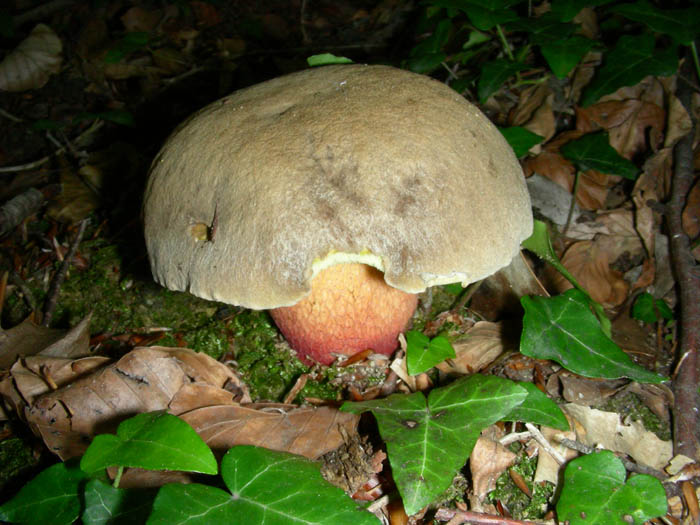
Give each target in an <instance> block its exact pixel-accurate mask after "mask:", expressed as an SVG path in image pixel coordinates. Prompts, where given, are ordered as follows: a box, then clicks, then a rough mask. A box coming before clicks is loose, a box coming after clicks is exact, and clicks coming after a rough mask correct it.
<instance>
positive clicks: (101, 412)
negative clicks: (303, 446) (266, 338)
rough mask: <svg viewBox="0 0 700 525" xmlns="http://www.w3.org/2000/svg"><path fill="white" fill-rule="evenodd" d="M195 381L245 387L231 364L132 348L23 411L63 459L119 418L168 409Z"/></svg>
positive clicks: (180, 352)
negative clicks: (118, 357)
mask: <svg viewBox="0 0 700 525" xmlns="http://www.w3.org/2000/svg"><path fill="white" fill-rule="evenodd" d="M195 382H206V383H209V384H211V385H214V386H218V387H220V388H223V387H225V386H226V385H227V384H229V383H231V384H233V385H236V387H237V388H238V389H242V388H244V387H243V385H242V384H241V382H240V380H239V379H238V378H237V376H236V375H235V374H234V372H233V371H232V370H231V369H230V368H228V367H227V366H226V365H224V364H222V363H219V362H218V361H216V360H214V359H212V358H211V357H209V356H207V355H206V354H201V353H196V352H193V351H192V350H187V349H180V348H165V347H150V348H136V349H134V350H132V351H131V352H129V353H128V354H126V355H125V356H124V357H122V358H121V359H120V360H119V361H117V362H116V363H113V364H111V365H109V366H106V367H104V368H102V369H100V370H98V371H96V372H95V373H93V374H90V375H89V376H87V377H84V378H82V379H79V380H78V381H75V382H73V383H71V384H69V385H67V386H65V387H63V388H61V389H59V390H56V391H54V392H51V393H48V394H46V395H44V396H42V397H40V398H39V399H38V400H37V401H36V402H35V403H34V404H33V405H32V406H31V407H30V408H28V409H26V411H25V414H26V418H27V421H28V423H29V424H30V426H31V427H32V429H33V430H34V431H35V432H36V433H38V434H40V435H41V437H42V438H43V439H44V442H45V443H46V445H47V446H48V447H49V449H50V450H51V451H53V452H54V453H56V454H57V455H58V456H59V457H60V458H61V459H63V460H65V459H68V458H70V457H74V456H77V455H80V454H82V453H83V451H84V450H85V448H86V446H87V443H88V441H89V439H90V438H91V437H92V436H94V435H95V434H98V433H105V432H113V431H114V430H115V429H116V427H117V425H118V424H119V423H120V422H121V421H122V420H123V419H126V418H127V417H129V416H132V415H134V414H138V413H141V412H151V411H154V410H163V409H167V408H168V406H169V404H170V401H171V400H172V399H173V397H174V396H175V395H176V394H177V393H178V392H179V391H180V389H181V388H183V387H184V386H187V385H189V384H191V383H195ZM232 396H233V394H232Z"/></svg>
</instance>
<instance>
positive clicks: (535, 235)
mask: <svg viewBox="0 0 700 525" xmlns="http://www.w3.org/2000/svg"><path fill="white" fill-rule="evenodd" d="M521 245H522V247H523V248H525V249H526V250H530V251H531V252H532V253H534V254H535V255H537V256H538V257H539V258H540V259H542V260H543V261H545V262H547V263H549V264H551V265H552V266H553V267H554V269H555V270H557V271H558V272H559V273H560V274H562V275H563V276H564V277H566V279H567V280H568V281H569V282H570V283H571V284H572V285H574V288H576V289H577V290H579V291H580V292H581V293H583V294H584V295H585V296H586V297H587V298H588V301H589V304H590V306H591V308H593V311H594V312H595V315H596V317H597V318H598V321H599V322H600V327H601V329H602V330H603V333H604V334H605V335H607V336H608V337H610V334H611V325H610V319H608V318H607V316H606V315H605V310H604V309H603V305H601V304H600V303H598V302H596V301H594V300H593V299H592V298H591V296H590V295H588V292H586V290H585V289H584V288H583V287H582V286H581V285H580V284H579V283H578V281H577V280H576V279H575V278H574V276H573V275H571V273H570V272H569V270H567V269H566V267H565V266H564V265H563V264H562V263H561V261H560V260H559V257H557V254H556V253H555V252H554V248H552V242H551V240H550V239H549V229H548V228H547V225H546V224H545V223H544V222H542V221H538V220H536V219H535V223H534V227H533V230H532V235H530V237H528V238H527V239H525V240H524V241H523V242H522V243H521Z"/></svg>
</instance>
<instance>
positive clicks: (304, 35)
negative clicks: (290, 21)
mask: <svg viewBox="0 0 700 525" xmlns="http://www.w3.org/2000/svg"><path fill="white" fill-rule="evenodd" d="M306 5H307V0H301V8H300V9H299V11H300V14H299V28H300V29H301V41H302V42H304V44H310V43H311V39H310V38H309V33H308V32H307V31H306V25H307V24H308V23H309V22H308V20H307V15H306Z"/></svg>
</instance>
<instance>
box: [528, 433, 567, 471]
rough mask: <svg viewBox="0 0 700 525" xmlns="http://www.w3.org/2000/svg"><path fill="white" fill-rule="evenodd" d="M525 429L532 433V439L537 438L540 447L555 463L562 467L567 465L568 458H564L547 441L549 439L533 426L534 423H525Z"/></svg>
mask: <svg viewBox="0 0 700 525" xmlns="http://www.w3.org/2000/svg"><path fill="white" fill-rule="evenodd" d="M525 428H527V429H528V430H529V431H530V433H531V434H532V437H533V438H535V441H537V442H538V443H539V444H540V446H541V447H542V448H543V449H544V450H545V452H547V454H549V455H550V456H552V457H553V458H554V461H556V462H557V463H559V464H560V465H563V464H564V463H566V458H565V457H564V456H562V455H561V454H560V453H559V451H558V450H557V449H555V448H554V447H553V446H552V445H551V443H550V442H549V441H547V438H545V437H544V436H543V435H542V432H540V431H539V429H538V428H537V427H536V426H535V425H533V424H532V423H525Z"/></svg>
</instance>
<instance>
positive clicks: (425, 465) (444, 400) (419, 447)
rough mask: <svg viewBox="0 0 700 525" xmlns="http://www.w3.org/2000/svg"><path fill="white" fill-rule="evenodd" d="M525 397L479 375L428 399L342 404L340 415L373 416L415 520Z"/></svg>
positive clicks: (404, 397) (517, 388) (499, 381)
mask: <svg viewBox="0 0 700 525" xmlns="http://www.w3.org/2000/svg"><path fill="white" fill-rule="evenodd" d="M527 395H528V394H527V391H526V390H525V389H523V388H522V387H520V386H518V385H517V384H516V383H514V382H512V381H509V380H507V379H503V378H500V377H496V376H483V375H479V374H475V375H473V376H469V377H465V378H462V379H458V380H457V381H455V382H453V383H451V384H450V385H448V386H445V387H442V388H436V389H434V390H432V391H431V392H430V394H428V398H427V399H426V397H425V396H424V395H423V393H422V392H416V393H414V394H410V395H405V394H393V395H391V396H389V397H387V398H385V399H378V400H372V401H362V402H359V403H344V404H343V406H342V407H341V410H343V411H346V412H353V413H355V414H359V413H362V412H364V411H367V410H370V411H371V412H372V414H374V417H375V418H376V420H377V424H378V425H379V433H380V434H381V436H382V439H383V440H384V442H385V443H386V447H387V452H388V455H389V461H390V463H391V466H392V469H393V475H394V480H395V481H396V485H397V487H398V489H399V493H400V494H401V497H402V499H403V504H404V508H405V509H406V513H407V514H408V515H412V514H415V513H417V512H418V511H420V510H421V509H422V508H423V507H424V506H426V505H427V504H428V503H430V502H431V501H433V500H434V499H435V497H436V496H437V495H438V494H440V493H441V492H442V491H443V490H445V489H446V488H447V487H448V486H449V485H450V483H451V482H452V479H453V478H454V476H455V474H456V473H457V471H458V470H459V469H460V468H462V466H464V464H465V462H466V461H467V459H468V457H469V455H470V454H471V451H472V449H473V448H474V445H475V444H476V440H477V439H478V437H479V433H480V432H481V431H482V430H483V429H484V428H486V427H487V426H489V425H491V424H493V423H495V422H496V421H499V420H500V419H502V418H503V417H504V416H506V415H507V414H509V413H511V411H512V410H513V408H515V407H516V406H517V405H519V404H520V403H522V402H523V400H524V399H525V398H526V397H527Z"/></svg>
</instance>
